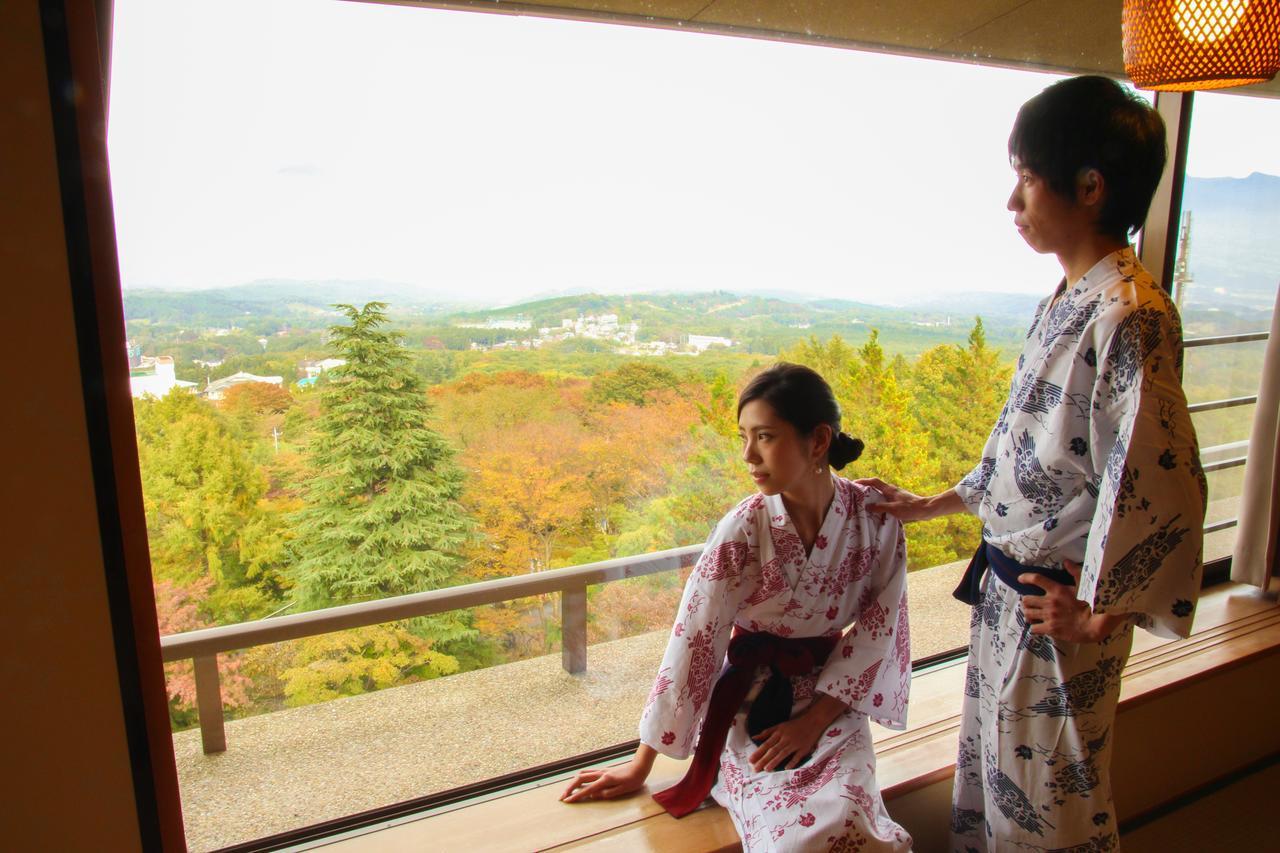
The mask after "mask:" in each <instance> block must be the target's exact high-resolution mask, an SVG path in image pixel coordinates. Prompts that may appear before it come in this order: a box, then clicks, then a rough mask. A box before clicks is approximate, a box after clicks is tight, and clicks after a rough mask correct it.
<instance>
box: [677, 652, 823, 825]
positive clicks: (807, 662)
mask: <svg viewBox="0 0 1280 853" xmlns="http://www.w3.org/2000/svg"><path fill="white" fill-rule="evenodd" d="M839 639H840V636H839V635H836V636H833V637H794V638H793V637H779V636H777V635H776V634H769V633H766V632H764V631H759V632H754V631H744V630H742V629H741V628H737V627H735V628H734V629H733V639H732V640H730V641H729V666H728V668H727V669H725V671H724V672H723V673H721V675H720V678H719V679H718V680H717V681H716V686H715V688H714V689H712V691H711V700H710V702H709V703H708V705H707V715H706V717H704V718H703V720H702V729H701V731H699V733H698V745H697V747H696V748H695V749H694V751H693V761H692V762H690V764H689V769H688V771H686V772H685V774H684V778H683V779H681V780H680V781H679V782H677V783H676V784H675V785H673V786H672V787H670V788H667V789H666V790H665V791H659V792H658V793H656V794H654V795H653V798H654V800H656V801H657V802H658V805H660V806H662V807H663V808H664V809H666V810H667V812H668V813H669V814H670V815H671V816H672V817H684V816H685V815H687V814H688V813H689V812H691V811H693V810H694V809H696V808H697V807H698V806H700V805H702V801H703V800H705V799H706V798H707V795H708V794H710V793H711V786H712V785H714V784H715V781H716V774H717V773H718V772H719V770H720V753H721V752H722V751H723V750H724V743H725V741H726V740H727V739H728V737H729V727H730V726H732V725H733V718H734V716H736V715H737V713H738V709H739V708H740V707H742V702H743V700H745V699H746V698H747V693H748V692H750V690H751V683H752V682H753V681H754V680H755V675H756V670H757V669H758V668H759V667H762V666H767V667H769V668H770V669H771V670H772V671H773V674H772V675H771V676H770V677H769V680H768V681H767V682H765V684H764V687H763V688H762V689H761V690H760V694H759V695H758V696H757V697H756V699H755V701H754V702H752V705H751V712H750V714H749V715H748V722H747V730H748V732H750V733H751V734H753V735H754V734H755V733H756V732H759V731H763V730H764V729H766V728H768V727H769V726H772V725H776V724H778V723H783V722H786V721H787V720H789V719H791V703H792V694H791V676H794V675H805V674H806V673H809V672H812V671H813V669H814V668H815V667H819V666H821V665H822V664H823V663H825V662H826V660H827V657H828V656H829V655H830V654H831V651H832V649H834V648H835V647H836V643H837V641H839ZM788 758H790V757H789V756H788Z"/></svg>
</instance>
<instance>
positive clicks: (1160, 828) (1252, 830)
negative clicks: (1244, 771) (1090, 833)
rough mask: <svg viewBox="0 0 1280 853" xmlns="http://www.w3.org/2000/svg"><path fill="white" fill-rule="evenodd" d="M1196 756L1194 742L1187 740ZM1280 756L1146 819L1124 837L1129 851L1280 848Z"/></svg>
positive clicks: (1213, 852) (1211, 852) (1260, 852)
mask: <svg viewBox="0 0 1280 853" xmlns="http://www.w3.org/2000/svg"><path fill="white" fill-rule="evenodd" d="M1184 746H1185V747H1187V748H1188V752H1189V753H1191V754H1192V755H1194V745H1193V744H1186V745H1184ZM1278 788H1280V760H1277V761H1275V762H1273V763H1272V764H1271V765H1270V766H1269V767H1265V768H1263V769H1261V770H1257V771H1255V772H1253V773H1250V774H1249V775H1247V776H1244V777H1242V778H1239V779H1236V780H1234V781H1233V782H1232V783H1231V784H1229V785H1225V786H1223V787H1221V788H1218V789H1217V790H1215V791H1213V792H1212V793H1208V794H1205V795H1204V796H1201V797H1199V798H1198V799H1196V800H1194V801H1192V802H1189V803H1186V804H1185V805H1183V806H1182V807H1181V808H1178V809H1176V810H1175V811H1172V812H1170V813H1168V814H1165V815H1163V816H1161V817H1159V818H1157V819H1155V820H1152V821H1151V822H1149V823H1146V824H1144V825H1142V826H1140V827H1138V828H1137V829H1134V830H1133V831H1131V832H1127V833H1125V834H1124V835H1123V836H1122V838H1121V846H1122V848H1123V849H1124V853H1184V851H1185V853H1217V851H1222V852H1223V853H1237V852H1238V853H1246V852H1247V853H1254V851H1257V853H1264V851H1280V829H1278V828H1277V825H1276V814H1277V809H1276V806H1275V805H1274V804H1273V803H1272V799H1273V797H1274V795H1275V792H1276V791H1277V789H1278Z"/></svg>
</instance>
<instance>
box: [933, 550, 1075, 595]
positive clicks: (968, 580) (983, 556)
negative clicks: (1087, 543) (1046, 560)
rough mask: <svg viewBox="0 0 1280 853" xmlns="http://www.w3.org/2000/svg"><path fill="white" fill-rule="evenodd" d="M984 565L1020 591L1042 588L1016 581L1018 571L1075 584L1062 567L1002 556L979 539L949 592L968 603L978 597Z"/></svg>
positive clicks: (1026, 592) (1037, 591) (1040, 591)
mask: <svg viewBox="0 0 1280 853" xmlns="http://www.w3.org/2000/svg"><path fill="white" fill-rule="evenodd" d="M988 568H989V569H991V571H993V572H994V573H995V576H996V577H998V578H1000V580H1001V582H1002V583H1004V584H1006V585H1008V586H1011V587H1013V588H1014V589H1015V590H1017V591H1018V593H1019V594H1020V595H1044V590H1043V589H1042V588H1041V587H1038V586H1036V585H1035V584H1029V583H1019V582H1018V575H1021V574H1025V573H1027V572H1034V573H1035V574H1038V575H1043V576H1045V577H1046V578H1048V579H1049V580H1051V581H1054V582H1055V583H1060V584H1062V585H1063V586H1075V585H1076V580H1075V578H1073V577H1071V574H1070V572H1068V571H1067V570H1066V569H1043V568H1040V567H1038V566H1024V565H1023V564H1022V563H1019V562H1018V561H1017V560H1015V559H1013V558H1012V557H1007V556H1005V554H1004V552H1003V551H1001V550H1000V549H999V548H997V547H995V546H994V545H992V544H990V543H989V542H987V541H986V540H983V542H982V544H981V545H979V546H978V550H977V551H975V552H974V553H973V559H972V560H970V561H969V568H967V569H965V571H964V577H963V578H961V579H960V585H959V586H958V587H956V589H955V592H953V593H951V595H952V596H953V597H954V598H957V599H959V600H960V601H963V602H964V603H965V604H970V605H972V604H977V603H978V602H980V601H982V575H983V573H984V572H985V571H986V570H987V569H988Z"/></svg>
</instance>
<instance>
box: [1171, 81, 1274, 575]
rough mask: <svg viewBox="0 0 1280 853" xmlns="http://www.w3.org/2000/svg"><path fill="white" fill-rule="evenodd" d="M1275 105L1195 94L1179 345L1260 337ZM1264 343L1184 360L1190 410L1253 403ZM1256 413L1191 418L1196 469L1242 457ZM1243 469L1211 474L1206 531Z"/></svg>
mask: <svg viewBox="0 0 1280 853" xmlns="http://www.w3.org/2000/svg"><path fill="white" fill-rule="evenodd" d="M1278 132H1280V104H1277V103H1276V102H1275V101H1272V100H1267V99H1263V98H1251V97H1242V96H1239V95H1227V94H1214V93H1207V92H1198V93H1196V95H1195V101H1194V106H1193V110H1192V124H1191V139H1190V147H1189V150H1188V156H1187V177H1186V182H1185V183H1184V185H1183V200H1182V209H1183V216H1182V228H1181V234H1180V239H1179V242H1178V255H1177V262H1176V264H1175V267H1174V293H1175V297H1176V299H1177V301H1178V305H1179V307H1180V309H1181V311H1182V319H1183V327H1184V330H1185V333H1186V337H1188V338H1196V337H1209V336H1214V335H1226V334H1234V333H1242V332H1265V331H1267V330H1268V329H1269V328H1270V326H1271V313H1272V311H1273V308H1274V305H1275V299H1276V287H1277V282H1280V244H1278V243H1277V241H1276V239H1275V235H1276V234H1278V233H1280V151H1278V150H1277V148H1276V145H1275V138H1276V134H1277V133H1278ZM1265 348H1266V342H1265V341H1256V342H1250V343H1237V344H1224V345H1220V346H1210V347H1195V348H1190V349H1188V350H1187V358H1186V365H1185V370H1184V382H1185V387H1186V389H1187V398H1188V400H1189V401H1190V402H1192V403H1198V402H1208V401H1212V400H1221V399H1226V398H1230V397H1245V396H1252V395H1255V394H1257V393H1258V381H1259V377H1260V375H1261V369H1262V357H1263V353H1264V352H1265ZM1255 408H1256V407H1254V406H1252V405H1250V406H1241V407H1235V408H1229V409H1222V410H1218V411H1210V412H1201V413H1198V414H1196V415H1195V416H1194V421H1195V425H1196V432H1197V435H1198V437H1199V439H1200V446H1201V448H1202V450H1203V458H1204V461H1205V462H1206V463H1212V462H1218V461H1222V460H1226V459H1231V458H1238V457H1241V456H1244V455H1245V454H1246V453H1247V451H1248V441H1249V429H1250V424H1251V422H1252V419H1253V413H1254V410H1255ZM1243 476H1244V469H1243V468H1230V469H1225V470H1222V471H1216V472H1212V473H1210V474H1209V475H1208V480H1209V509H1208V514H1207V521H1206V523H1213V522H1215V521H1221V520H1225V519H1230V518H1235V517H1236V516H1237V512H1238V503H1239V496H1240V487H1241V482H1242V479H1243ZM1235 538H1236V528H1235V527H1230V528H1227V529H1226V530H1222V531H1218V532H1216V533H1212V534H1210V535H1209V536H1208V537H1206V540H1205V559H1206V560H1213V559H1217V558H1219V557H1224V556H1227V555H1229V554H1230V553H1231V550H1232V548H1233V547H1234V545H1235Z"/></svg>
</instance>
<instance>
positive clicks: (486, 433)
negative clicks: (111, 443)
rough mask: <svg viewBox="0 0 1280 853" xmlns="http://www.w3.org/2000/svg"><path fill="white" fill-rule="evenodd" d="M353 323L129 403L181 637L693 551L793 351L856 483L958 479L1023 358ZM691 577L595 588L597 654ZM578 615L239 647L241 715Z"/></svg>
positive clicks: (518, 639) (946, 553)
mask: <svg viewBox="0 0 1280 853" xmlns="http://www.w3.org/2000/svg"><path fill="white" fill-rule="evenodd" d="M336 310H337V313H338V320H337V322H333V323H332V325H330V327H329V328H328V329H327V330H322V331H316V330H310V329H307V330H295V331H294V333H293V334H291V335H283V336H282V335H276V334H273V336H272V338H270V339H268V344H269V345H268V346H266V347H264V346H262V345H261V344H260V343H259V342H258V341H257V340H256V339H251V341H252V344H253V346H252V347H245V349H246V352H245V353H243V354H242V355H241V356H239V357H240V358H241V361H240V362H234V358H235V356H232V358H229V359H226V361H231V362H232V363H234V364H238V365H239V366H240V367H241V369H254V370H255V372H259V373H269V372H276V373H278V374H280V375H282V376H284V377H286V381H285V382H283V383H282V384H281V385H278V386H277V385H271V384H265V383H256V382H250V383H245V384H241V385H237V386H234V387H232V388H230V389H229V390H228V391H227V392H226V394H225V396H223V398H222V399H220V400H217V401H211V400H208V399H206V398H204V397H201V396H198V395H196V394H193V393H190V392H189V391H184V390H180V389H177V390H174V391H173V392H171V393H169V394H168V395H166V396H165V397H163V398H162V399H156V398H155V397H151V396H145V397H142V398H140V399H137V400H136V401H135V419H136V426H137V438H138V448H139V459H140V466H141V474H142V483H143V492H144V500H145V506H146V515H147V525H148V535H149V540H150V548H151V558H152V570H153V576H154V579H155V590H156V598H157V608H158V612H159V617H160V630H161V634H162V635H163V634H172V633H179V632H183V631H190V630H194V629H197V628H201V627H205V626H211V625H225V624H233V623H237V622H243V621H246V620H252V619H260V618H264V617H270V616H273V615H276V614H281V613H297V612H301V611H305V610H312V609H318V608H325V607H332V606H335V605H340V604H347V603H352V602H358V601H366V600H371V599H376V598H382V597H386V596H393V595H400V594H405V593H410V592H417V591H423V590H429V589H438V588H442V587H449V586H454V585H458V584H466V583H472V582H476V581H481V580H486V579H490V578H496V577H505V576H511V575H518V574H524V573H532V572H540V571H546V570H548V569H553V568H559V567H564V566H574V565H580V564H583V563H588V562H593V561H597V560H603V559H608V558H612V557H619V556H628V555H636V554H643V553H646V552H650V551H654V550H659V549H664V548H671V547H676V546H680V545H690V544H697V543H699V542H701V541H702V540H703V539H704V538H705V536H706V534H707V532H708V531H709V530H710V528H711V526H712V525H713V524H714V523H715V521H716V520H717V519H718V518H719V517H720V516H721V515H722V514H723V512H724V511H725V510H726V509H727V508H728V507H730V506H731V505H732V504H733V503H735V502H736V501H737V500H739V499H741V498H742V497H744V496H746V495H747V494H749V493H750V492H751V490H752V484H751V481H750V480H749V478H748V477H747V476H746V471H745V466H744V465H743V464H742V462H741V460H740V459H739V450H738V438H737V434H736V430H737V425H736V414H735V408H736V405H735V403H736V396H737V392H738V390H739V388H741V387H742V385H743V384H745V382H746V381H747V380H748V379H749V378H750V377H751V376H752V375H753V374H754V373H755V372H758V371H759V370H760V369H762V368H764V367H766V366H767V365H769V364H771V363H773V361H774V360H775V359H783V360H788V361H794V362H799V363H803V364H807V365H810V366H812V367H814V368H815V369H816V370H818V371H819V372H820V373H822V374H823V375H824V376H825V377H826V378H827V379H828V381H830V382H831V384H832V387H833V388H834V390H835V392H836V395H837V399H838V401H839V403H840V405H841V409H842V411H843V413H844V428H845V430H846V431H848V432H850V433H851V434H853V435H857V436H859V437H861V438H862V439H863V440H864V441H865V442H866V448H867V449H866V452H865V453H864V455H863V457H862V458H861V459H860V460H859V461H858V462H857V463H855V464H854V465H853V466H851V468H850V469H847V470H846V471H845V472H843V473H844V474H845V475H847V476H853V477H856V476H869V475H872V474H874V475H876V476H880V477H882V478H884V479H886V480H890V481H893V482H897V483H899V484H901V485H903V486H904V487H906V488H908V489H911V490H914V491H917V492H922V493H929V492H932V491H936V490H940V489H943V488H946V487H949V486H950V485H952V484H954V483H955V482H956V481H958V480H959V479H960V478H961V477H963V476H964V474H966V473H967V471H968V468H969V466H970V465H971V464H972V461H973V460H975V459H976V458H977V457H978V454H979V450H980V448H981V446H982V444H983V442H984V441H985V439H986V433H987V429H988V427H989V425H990V424H991V422H992V421H993V420H994V419H995V417H996V415H997V414H998V411H999V407H1000V405H1001V404H1002V403H1003V400H1004V397H1005V394H1006V393H1007V390H1008V383H1009V380H1010V376H1011V369H1012V365H1011V362H1012V359H1013V357H1014V356H1015V355H1016V353H1015V352H1014V351H1013V350H1012V348H1010V347H995V346H992V345H991V344H990V343H989V342H988V339H987V331H986V328H985V327H984V323H983V320H982V319H981V318H975V320H974V321H973V323H972V324H971V325H969V326H968V328H967V329H966V330H963V331H961V333H962V334H964V335H965V337H964V338H963V339H962V341H961V342H956V343H939V344H935V345H932V346H928V347H927V348H925V349H923V350H922V351H916V352H915V353H913V354H911V355H910V357H909V356H908V354H905V353H904V351H903V350H904V349H905V350H906V351H907V352H910V349H911V348H910V347H901V346H899V347H897V350H898V351H897V352H893V349H894V348H893V347H890V346H887V345H886V343H885V342H884V341H883V340H882V339H881V335H880V332H879V331H878V330H877V329H875V328H870V329H867V330H866V331H865V334H864V335H863V336H862V340H860V341H858V342H853V341H850V340H848V339H846V338H845V337H843V336H842V335H840V334H829V335H824V336H819V335H817V334H809V335H807V336H795V337H794V338H793V339H792V340H791V342H790V343H788V344H787V345H785V346H781V347H779V348H778V349H777V350H776V351H775V352H774V353H770V354H764V353H753V352H749V351H743V349H742V348H731V349H728V350H709V351H707V352H706V353H704V354H702V355H700V356H697V357H692V358H691V357H688V356H679V355H670V356H664V357H647V358H640V357H624V356H621V355H619V354H617V353H616V352H613V351H611V350H610V348H609V347H607V346H605V345H602V344H599V345H593V346H563V345H562V346H558V347H546V348H542V349H538V350H526V351H520V350H508V349H494V350H482V349H481V350H476V349H450V348H447V347H437V346H433V345H432V342H431V341H430V340H429V339H428V340H424V339H423V338H422V337H421V336H420V335H419V336H416V337H410V336H409V335H407V334H406V333H405V331H404V328H405V327H408V328H409V329H413V319H412V317H410V318H408V319H406V318H404V317H402V316H399V315H391V314H390V313H389V310H388V306H387V305H386V304H385V303H381V302H370V303H367V304H364V305H363V306H357V305H353V304H344V305H340V306H336ZM269 325H270V324H264V325H262V327H261V330H262V332H263V333H264V334H266V333H267V332H268V331H269V328H268V327H269ZM152 328H154V327H152ZM275 328H278V325H277V327H275ZM146 331H147V326H146V324H143V326H142V327H141V328H139V327H131V329H130V332H131V337H132V338H134V339H135V340H136V339H138V338H139V337H141V336H143V335H145V333H146ZM957 331H960V330H957ZM139 333H143V335H140V334H139ZM184 334H185V333H184ZM234 334H243V335H252V332H249V331H245V330H242V331H241V332H232V333H231V334H221V335H218V336H216V337H210V336H209V335H207V334H201V335H188V337H189V338H191V339H190V340H187V341H185V343H187V344H189V345H190V346H191V348H192V349H195V348H199V347H206V348H213V347H219V348H222V349H221V353H222V354H223V355H224V356H225V354H226V352H227V347H228V346H234V345H235V341H234V340H232V341H228V340H227V338H228V337H232V336H233V335H234ZM277 338H279V340H280V342H279V343H278V342H277ZM181 343H183V340H182V335H178V334H174V335H172V336H170V337H168V338H167V339H165V338H161V337H158V336H153V337H152V338H151V339H149V341H148V349H150V350H151V351H153V352H158V351H159V349H157V348H163V347H169V348H173V347H176V346H178V345H179V344H181ZM567 343H572V342H567ZM255 348H256V349H257V352H256V353H255V352H254V349H255ZM326 356H328V357H336V358H340V359H343V360H344V361H345V364H343V365H341V366H340V367H337V368H334V369H331V370H329V371H327V372H325V373H323V374H321V375H320V376H319V378H318V380H317V381H316V382H315V383H314V384H310V385H306V386H305V387H302V386H299V385H298V384H297V382H296V380H297V379H298V378H299V377H300V367H299V365H300V363H301V360H302V359H304V358H323V357H326ZM184 357H185V358H187V359H192V358H197V357H198V356H195V355H191V354H190V350H189V351H187V353H186V354H185V356H184ZM226 361H224V363H226ZM1211 373H1213V371H1209V370H1207V369H1206V370H1202V374H1203V375H1202V376H1201V379H1202V380H1203V379H1207V378H1209V376H1210V374H1211ZM223 374H224V375H225V371H223ZM1255 375H1256V374H1255ZM1228 379H1229V376H1226V374H1224V377H1223V378H1222V381H1223V382H1226V381H1228ZM1214 381H1217V380H1216V379H1215V380H1214ZM1224 387H1225V386H1224ZM1214 391H1215V389H1214V388H1205V393H1208V394H1211V393H1214ZM1223 428H1224V429H1226V428H1227V427H1226V426H1225V421H1224V427H1223ZM1228 440H1230V439H1228ZM1204 441H1205V439H1204V437H1203V436H1202V443H1204ZM977 532H978V529H977V526H976V522H975V521H974V520H973V519H970V518H959V517H951V518H947V519H939V520H936V521H931V522H928V523H925V524H917V525H913V526H912V527H911V529H910V530H909V534H910V535H909V564H910V568H911V569H912V570H915V569H920V568H925V567H930V566H935V565H939V564H942V563H947V562H951V561H955V560H959V559H962V558H964V557H966V556H967V555H968V553H970V552H971V551H972V542H973V541H974V538H975V537H976V535H977ZM682 582H683V577H682V576H680V575H678V574H677V573H665V574H659V575H655V576H650V577H645V578H636V579H632V580H628V581H625V582H620V583H613V584H607V585H604V586H602V587H598V588H591V589H590V590H589V593H588V594H589V598H590V604H589V608H588V613H589V620H590V621H589V624H588V637H589V641H591V642H599V641H603V640H609V639H616V638H620V637H625V636H631V635H634V634H637V633H641V632H646V631H653V630H660V629H664V628H666V627H667V626H668V625H669V623H670V620H671V614H672V612H673V611H674V608H675V606H676V603H677V602H678V598H679V592H680V587H681V585H682ZM558 614H559V607H558V604H557V601H556V600H555V597H554V596H542V597H537V598H531V599H527V600H518V601H511V602H506V603H504V604H498V605H492V606H485V607H478V608H474V609H471V610H468V611H456V612H453V613H450V614H446V615H442V616H436V617H429V618H420V619H414V620H407V621H404V622H399V623H392V624H385V625H378V626H373V627H368V628H362V629H358V630H352V631H344V632H339V633H334V634H328V635H323V636H318V637H312V638H309V639H306V640H299V641H293V642H289V643H280V644H276V645H272V646H264V647H259V648H255V649H250V650H246V651H244V652H240V653H234V654H228V655H222V656H221V657H220V667H221V673H222V680H223V700H224V703H225V705H226V707H227V711H228V713H229V714H230V715H231V716H233V717H234V716H244V715H249V714H255V713H262V712H266V711H271V710H276V709H279V708H284V707H289V706H295V705H304V704H309V703H313V702H318V701H324V700H327V699H332V698H337V697H340V696H349V695H355V694H358V693H363V692H367V691H371V690H377V689H381V688H383V687H389V686H393V685H398V684H405V683H410V682H413V681H417V680H422V679H428V678H438V677H441V676H447V675H449V674H451V673H455V672H461V671H467V670H471V669H476V668H480V667H486V666H491V665H495V664H499V663H503V662H507V661H513V660H518V659H522V658H526V657H531V656H536V655H542V654H548V653H551V652H554V651H557V650H558V648H559V624H558V618H559V616H558ZM166 669H167V677H168V684H169V692H170V707H171V715H172V722H173V725H174V727H175V728H184V727H187V726H190V725H193V724H194V723H195V684H194V677H193V673H192V671H191V664H190V662H189V661H188V662H179V663H175V664H170V665H168V666H167V668H166Z"/></svg>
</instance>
